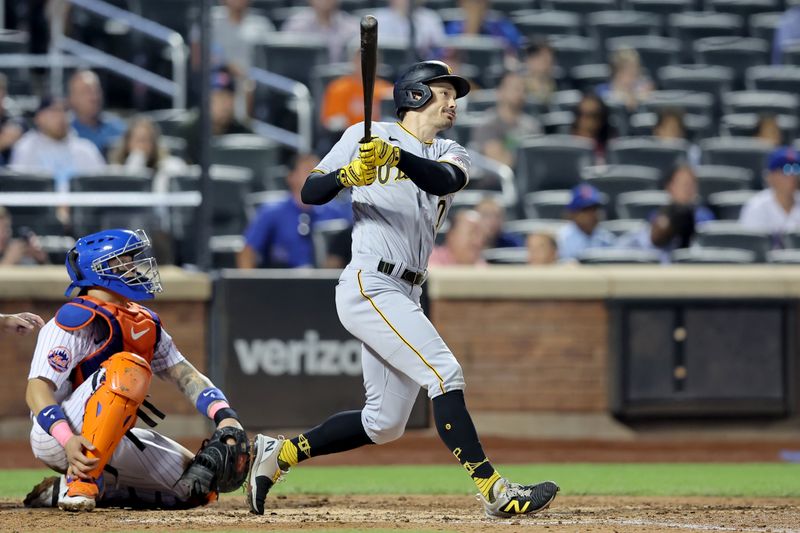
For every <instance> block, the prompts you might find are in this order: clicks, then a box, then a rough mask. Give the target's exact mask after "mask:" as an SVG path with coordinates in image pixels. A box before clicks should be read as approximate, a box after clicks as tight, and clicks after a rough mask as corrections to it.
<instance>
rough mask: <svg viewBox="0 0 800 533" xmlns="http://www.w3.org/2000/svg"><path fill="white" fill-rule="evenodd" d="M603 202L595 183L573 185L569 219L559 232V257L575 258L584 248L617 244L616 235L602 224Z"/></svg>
mask: <svg viewBox="0 0 800 533" xmlns="http://www.w3.org/2000/svg"><path fill="white" fill-rule="evenodd" d="M603 205H605V199H604V198H603V195H602V194H601V193H600V191H598V190H597V189H596V188H595V187H593V186H592V185H589V184H586V183H584V184H581V185H576V186H575V187H573V189H572V199H571V200H570V203H569V204H568V205H567V212H568V213H569V219H570V221H569V222H568V223H567V224H565V225H564V226H563V227H561V229H559V231H558V235H557V241H558V254H559V258H560V259H562V260H564V259H576V258H577V257H578V256H579V255H580V254H581V253H582V252H584V251H585V250H589V249H591V248H608V247H610V246H613V245H614V242H615V240H616V239H615V237H614V234H613V233H611V232H610V231H608V230H606V229H603V228H601V227H599V224H600V219H601V218H602V217H601V215H602V212H601V209H602V207H603Z"/></svg>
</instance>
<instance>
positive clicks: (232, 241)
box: [208, 235, 244, 270]
mask: <svg viewBox="0 0 800 533" xmlns="http://www.w3.org/2000/svg"><path fill="white" fill-rule="evenodd" d="M208 248H209V250H210V251H211V267H212V268H214V269H216V270H219V269H221V268H236V256H237V255H238V254H239V252H241V251H242V249H244V236H243V235H213V236H211V237H209V239H208Z"/></svg>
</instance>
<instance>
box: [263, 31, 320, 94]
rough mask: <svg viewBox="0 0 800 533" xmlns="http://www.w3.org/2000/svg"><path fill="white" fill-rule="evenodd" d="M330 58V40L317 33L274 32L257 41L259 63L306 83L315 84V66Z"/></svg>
mask: <svg viewBox="0 0 800 533" xmlns="http://www.w3.org/2000/svg"><path fill="white" fill-rule="evenodd" d="M327 58H328V45H327V42H325V40H324V39H323V38H322V37H321V36H319V35H316V34H310V35H309V34H301V33H284V32H274V33H269V34H267V35H264V36H263V40H262V41H260V42H259V43H257V44H256V45H255V66H257V67H261V68H263V69H264V70H268V71H270V72H273V73H275V74H280V75H282V76H286V77H287V78H290V79H293V80H295V81H299V82H300V83H302V84H304V85H306V86H309V85H310V84H311V70H312V69H313V68H314V66H316V65H319V64H322V63H326V62H327Z"/></svg>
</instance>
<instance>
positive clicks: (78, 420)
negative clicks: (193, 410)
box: [25, 230, 249, 511]
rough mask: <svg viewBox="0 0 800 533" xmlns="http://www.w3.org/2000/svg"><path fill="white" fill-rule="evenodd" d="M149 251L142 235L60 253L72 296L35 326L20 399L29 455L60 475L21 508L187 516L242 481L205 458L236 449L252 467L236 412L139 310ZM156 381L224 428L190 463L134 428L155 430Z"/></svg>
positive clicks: (157, 287)
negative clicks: (165, 511) (150, 401)
mask: <svg viewBox="0 0 800 533" xmlns="http://www.w3.org/2000/svg"><path fill="white" fill-rule="evenodd" d="M149 249H150V241H149V240H148V238H147V236H146V235H145V233H144V232H143V231H141V230H137V231H135V232H134V231H128V230H108V231H103V232H100V233H95V234H92V235H88V236H86V237H83V238H81V239H79V240H78V241H77V242H76V244H75V247H74V248H73V249H72V250H71V251H70V252H69V253H68V254H67V261H66V265H67V271H68V272H69V276H70V278H71V281H72V283H71V284H70V286H69V288H67V292H66V295H67V296H69V295H70V294H72V292H73V291H74V290H76V289H77V290H78V291H79V293H78V296H77V297H75V298H73V299H71V300H70V301H69V302H68V303H66V304H65V305H63V306H62V307H61V308H60V309H59V310H58V312H57V313H56V316H55V318H53V319H52V320H50V321H49V322H48V323H47V324H45V325H44V327H43V328H42V330H41V332H40V334H39V338H38V342H37V345H36V350H35V352H34V355H33V361H32V364H31V370H30V373H29V375H28V387H27V391H26V393H25V398H26V400H27V403H28V406H29V407H30V409H31V414H32V418H33V428H32V430H31V435H30V441H31V447H32V449H33V454H34V455H35V456H36V457H37V458H39V459H40V460H42V461H43V462H44V463H45V464H46V465H48V466H49V467H50V468H52V469H53V470H56V471H57V472H60V473H61V474H62V475H61V476H58V477H49V478H46V479H45V480H44V481H43V482H41V483H40V484H39V485H37V486H36V487H35V488H34V489H33V491H31V493H30V494H28V496H27V497H26V498H25V505H26V506H29V507H55V506H58V507H60V508H61V509H63V510H67V511H81V510H85V511H91V510H93V509H94V508H95V506H96V505H98V504H103V505H124V506H136V507H165V508H175V507H193V506H197V505H203V504H205V503H208V502H209V501H213V500H215V499H216V496H217V491H229V490H234V489H235V488H236V487H238V486H241V484H242V483H243V482H244V479H245V477H246V474H247V462H246V460H245V461H243V462H242V464H240V465H239V466H238V469H239V470H240V472H239V473H238V475H237V474H236V472H235V470H236V468H237V466H236V465H235V464H227V463H223V462H221V461H216V462H215V457H216V454H214V453H211V451H212V449H214V448H219V449H220V450H222V451H228V450H230V451H231V452H232V453H230V456H231V459H232V461H234V462H235V459H236V457H237V450H238V457H239V458H242V457H244V458H245V459H246V458H247V457H248V455H249V449H248V442H247V436H246V434H245V433H244V431H243V430H242V427H241V425H240V424H239V421H238V416H237V414H236V412H235V411H234V410H233V409H231V408H230V406H229V405H228V403H227V400H226V399H225V396H224V395H223V394H222V391H220V390H219V389H217V388H215V387H214V386H213V384H212V383H211V381H210V380H209V379H208V378H207V377H205V376H204V375H203V374H201V373H200V372H199V371H197V369H195V368H194V367H193V366H192V365H191V363H189V362H188V361H187V360H186V359H185V358H184V357H183V355H182V354H181V352H180V351H178V349H177V348H176V346H175V343H174V342H173V341H172V338H171V337H170V335H169V334H168V333H167V331H166V330H165V329H164V328H163V327H162V326H161V321H160V319H159V318H158V315H157V314H156V313H155V312H153V311H151V310H150V309H148V308H146V307H144V306H142V305H140V304H138V303H136V301H137V300H147V299H151V298H153V296H154V295H155V294H156V293H158V292H161V282H160V278H159V273H158V267H157V265H156V262H155V259H153V258H152V257H149ZM153 374H155V375H157V376H159V377H161V378H163V379H165V380H167V381H169V382H172V383H174V384H175V385H176V386H177V387H178V388H179V389H180V390H181V392H183V393H184V395H185V396H186V397H187V398H188V399H189V400H190V401H191V402H192V403H194V404H195V405H196V406H197V408H198V410H199V411H200V412H201V413H202V414H203V415H205V416H207V417H209V418H211V419H212V420H214V421H215V422H216V424H217V427H218V428H220V429H218V430H217V431H216V432H215V433H214V435H212V438H211V439H210V441H209V443H208V444H207V445H206V446H205V447H204V448H203V449H202V450H201V451H200V452H199V453H198V455H197V456H195V455H194V454H192V453H191V452H189V450H187V449H186V448H184V447H183V446H181V445H180V444H178V443H177V442H175V441H173V440H171V439H169V438H167V437H165V436H163V435H160V434H159V433H156V432H155V431H152V430H150V429H143V428H133V425H134V423H135V422H136V420H137V416H139V417H141V418H142V420H143V421H145V422H147V423H148V425H151V426H153V425H155V423H154V422H153V421H152V419H151V418H150V416H148V415H146V414H145V413H144V412H143V411H142V410H141V408H140V407H141V406H142V404H146V403H147V402H146V401H145V397H146V396H147V392H148V389H149V385H150V380H151V377H152V375H153ZM150 410H151V411H152V412H153V413H155V416H160V417H162V418H163V415H161V414H160V413H159V412H158V410H157V409H155V408H153V407H152V406H150ZM151 416H153V415H151ZM231 443H232V444H231ZM237 445H238V447H237ZM229 446H231V448H228V447H229ZM209 457H210V460H209ZM237 481H238V484H237ZM229 485H232V487H231V486H229Z"/></svg>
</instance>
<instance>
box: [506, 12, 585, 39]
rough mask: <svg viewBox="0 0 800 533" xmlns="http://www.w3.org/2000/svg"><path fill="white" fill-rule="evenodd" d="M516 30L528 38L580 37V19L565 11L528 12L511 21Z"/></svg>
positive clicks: (574, 14)
mask: <svg viewBox="0 0 800 533" xmlns="http://www.w3.org/2000/svg"><path fill="white" fill-rule="evenodd" d="M513 22H514V25H515V26H516V27H517V29H518V30H519V31H520V33H522V34H523V35H525V36H526V37H528V38H533V37H540V36H542V35H580V32H581V17H580V16H579V15H577V14H576V13H569V12H566V11H551V10H542V11H530V12H526V13H525V14H524V15H521V16H515V17H514V19H513Z"/></svg>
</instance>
